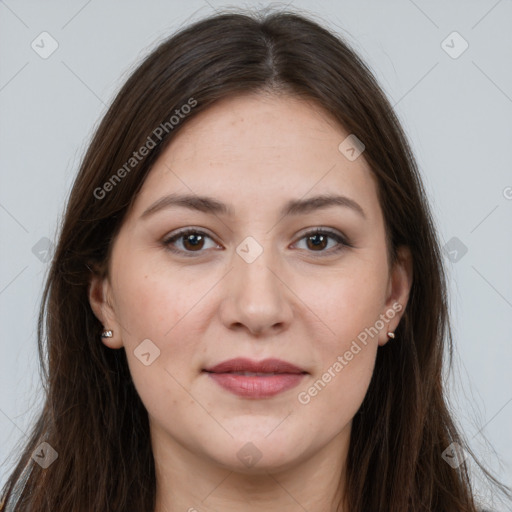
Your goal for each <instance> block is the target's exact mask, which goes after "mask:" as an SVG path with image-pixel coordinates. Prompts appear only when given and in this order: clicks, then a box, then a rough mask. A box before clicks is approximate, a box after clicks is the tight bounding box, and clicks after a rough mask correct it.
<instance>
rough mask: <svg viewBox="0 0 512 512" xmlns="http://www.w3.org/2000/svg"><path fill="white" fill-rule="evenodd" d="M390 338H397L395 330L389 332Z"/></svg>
mask: <svg viewBox="0 0 512 512" xmlns="http://www.w3.org/2000/svg"><path fill="white" fill-rule="evenodd" d="M388 338H391V339H392V340H394V339H395V333H394V332H391V331H390V332H388Z"/></svg>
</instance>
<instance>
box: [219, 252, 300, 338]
mask: <svg viewBox="0 0 512 512" xmlns="http://www.w3.org/2000/svg"><path fill="white" fill-rule="evenodd" d="M225 279H226V282H225V295H224V298H223V301H222V303H221V305H220V316H221V320H222V322H223V324H224V325H225V326H226V327H227V328H229V329H231V330H246V331H248V332H249V333H250V334H252V335H254V336H266V335H275V334H277V333H278V332H280V331H283V330H286V329H287V328H288V326H289V325H290V323H291V320H292V316H293V307H292V301H293V297H294V295H293V293H292V291H291V289H290V287H289V285H288V284H287V283H286V281H287V279H286V276H285V275H284V272H283V270H282V269H281V266H280V265H279V264H278V262H277V261H276V259H275V258H273V255H272V254H271V251H270V249H265V250H264V251H263V252H262V253H261V254H260V255H259V256H258V258H256V260H254V261H252V262H251V263H248V262H247V261H245V260H244V259H243V258H241V257H240V256H239V255H238V254H236V253H235V254H234V255H233V265H232V268H231V271H230V272H229V273H228V274H227V276H226V278H225Z"/></svg>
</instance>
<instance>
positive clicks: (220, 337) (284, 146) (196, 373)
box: [90, 95, 411, 472]
mask: <svg viewBox="0 0 512 512" xmlns="http://www.w3.org/2000/svg"><path fill="white" fill-rule="evenodd" d="M348 135H349V133H346V132H344V131H343V130H342V129H341V128H339V127H338V126H336V124H335V123H334V122H333V121H332V120H330V119H329V118H328V115H327V114H325V113H323V112H321V111H320V109H318V108H315V107H313V106H312V105H311V104H308V103H306V102H304V101H303V100H298V99H293V98H291V97H280V98H278V97H273V96H272V97H270V96H262V95H257V96H256V95H252V96H239V97H235V98H231V99H229V100H224V101H222V102H219V103H217V104H216V105H214V106H213V107H211V108H210V109H208V110H206V111H205V112H203V113H201V114H199V115H198V116H197V117H195V118H193V119H191V120H190V122H187V124H186V125H185V126H183V129H182V130H181V131H180V132H179V133H178V134H177V136H176V137H175V138H174V140H173V141H172V143H171V144H170V145H169V146H168V148H167V149H166V151H164V152H163V154H162V155H161V156H160V158H159V159H158V161H157V162H156V164H155V165H154V167H153V169H152V170H151V172H150V173H149V175H148V177H147V179H146V181H145V183H144V185H143V187H142V189H141V192H140V194H139V196H138V197H137V199H136V201H135V203H134V205H133V208H132V209H131V210H130V212H129V214H128V216H127V218H126V219H125V222H124V224H123V226H122V228H121V230H120V232H119V234H118V236H117V238H116V239H115V241H114V245H113V251H112V256H111V260H110V262H109V277H108V278H107V279H105V280H103V281H101V280H100V279H99V278H94V279H93V282H92V284H93V286H91V289H90V300H91V305H92V307H93V309H94V311H95V313H96V315H97V316H98V318H100V320H101V321H102V322H103V325H104V326H105V328H108V329H112V330H113V331H114V336H113V338H111V339H104V340H103V342H104V343H105V344H106V345H108V346H109V347H111V348H121V347H124V349H125V350H126V355H127V358H128V363H129V367H130V371H131V375H132V377H133V381H134V384H135V386H136V389H137V391H138V393H139V395H140V397H141V399H142V402H143V403H144V405H145V407H146V409H147V411H148V414H149V420H150V425H151V436H152V442H153V449H154V452H155V455H159V456H162V457H165V454H167V455H169V456H170V454H172V455H173V456H174V457H175V460H176V459H180V457H189V459H194V460H195V461H196V462H197V463H202V464H204V463H210V464H212V463H213V464H216V465H217V466H221V467H224V468H228V469H232V470H236V471H241V472H249V471H252V472H258V471H265V470H273V471H277V470H284V469H286V468H291V467H293V466H294V465H296V464H297V463H299V462H301V461H306V460H308V459H310V458H311V457H313V456H315V455H318V454H319V453H323V454H331V455H332V454H334V456H335V457H336V458H337V459H340V458H341V456H342V455H343V453H345V452H346V448H347V446H348V441H349V435H350V427H351V420H352V418H353V416H354V415H355V413H356V412H357V410H358V409H359V407H360V405H361V403H362V400H363V398H364V396H365V394H366V391H367V388H368V385H369V383H370V379H371V376H372V372H373V368H374V362H375V356H376V352H377V350H378V347H379V345H384V344H385V343H386V342H387V340H388V338H387V334H386V333H387V332H388V331H393V330H394V329H395V328H396V326H397V325H398V323H399V320H400V317H401V315H402V313H403V310H404V309H405V305H406V302H407V298H408V293H409V288H410V284H411V275H410V262H409V263H407V261H406V260H404V263H403V264H400V265H397V266H395V267H394V268H393V269H392V271H390V269H389V268H388V260H387V250H386V242H385V231H384V220H383V215H382V212H381V209H380V206H379V203H378V199H377V188H376V182H375V180H374V178H373V176H372V173H371V171H370V169H369V167H368V165H367V163H366V162H365V160H364V152H363V153H362V154H361V156H359V157H358V158H355V159H354V156H357V153H354V152H351V151H350V150H349V151H348V152H347V151H346V147H347V146H346V145H347V144H349V142H350V140H349V141H345V142H344V144H343V145H342V150H343V152H342V150H340V149H339V146H340V144H341V143H342V142H343V141H344V140H345V139H346V138H347V136H348ZM355 149H356V150H357V149H358V148H357V147H356V148H355ZM348 156H350V158H348ZM133 172H135V171H133ZM182 196H186V199H184V198H183V197H182ZM315 198H317V199H315ZM328 198H331V199H329V200H328ZM334 198H335V200H333V199H334ZM184 229H189V230H190V233H188V234H183V233H181V231H182V230H184ZM315 230H318V231H319V232H318V233H315ZM180 233H181V234H180ZM403 256H404V258H405V256H407V254H406V253H405V252H404V253H403ZM391 343H400V340H395V341H391ZM234 358H243V359H244V360H249V362H247V361H245V362H244V361H242V362H241V363H240V362H239V363H240V364H237V362H236V361H235V362H229V360H232V359H234ZM266 359H273V360H280V361H281V364H277V365H273V364H272V362H270V363H269V364H268V365H266V366H265V365H262V366H258V363H259V362H261V361H263V360H266ZM223 362H227V363H226V364H225V365H223V367H222V366H221V367H218V368H217V369H215V368H214V367H215V366H217V365H219V364H220V363H223ZM250 362H252V363H253V364H254V365H255V366H254V365H253V366H251V365H250ZM274 362H275V361H274ZM286 363H287V364H288V366H287V365H286ZM289 365H293V366H289ZM245 372H249V374H244V373H245Z"/></svg>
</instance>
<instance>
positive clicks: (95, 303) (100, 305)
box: [89, 274, 123, 348]
mask: <svg viewBox="0 0 512 512" xmlns="http://www.w3.org/2000/svg"><path fill="white" fill-rule="evenodd" d="M111 296H112V286H111V284H110V281H109V279H108V277H101V276H99V275H98V274H93V276H92V278H91V281H90V283H89V303H90V305H91V308H92V310H93V312H94V315H95V316H96V318H97V319H98V320H99V321H100V322H101V323H102V325H103V328H104V329H108V330H110V331H112V332H113V336H112V338H101V341H102V342H103V343H104V344H105V345H106V346H107V347H109V348H121V347H122V346H123V340H122V337H121V329H120V324H119V323H118V322H117V320H116V314H115V311H114V308H113V306H112V300H111Z"/></svg>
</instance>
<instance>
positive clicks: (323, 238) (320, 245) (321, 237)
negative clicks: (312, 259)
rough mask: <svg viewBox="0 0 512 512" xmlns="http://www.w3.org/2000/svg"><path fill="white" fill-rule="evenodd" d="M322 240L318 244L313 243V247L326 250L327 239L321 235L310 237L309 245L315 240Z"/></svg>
mask: <svg viewBox="0 0 512 512" xmlns="http://www.w3.org/2000/svg"><path fill="white" fill-rule="evenodd" d="M315 238H316V239H321V240H320V241H319V242H318V243H317V242H313V247H316V248H318V247H321V248H322V249H323V248H325V241H326V240H327V237H326V236H324V235H320V234H315V235H312V236H309V237H308V244H309V242H312V241H313V239H315Z"/></svg>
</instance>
